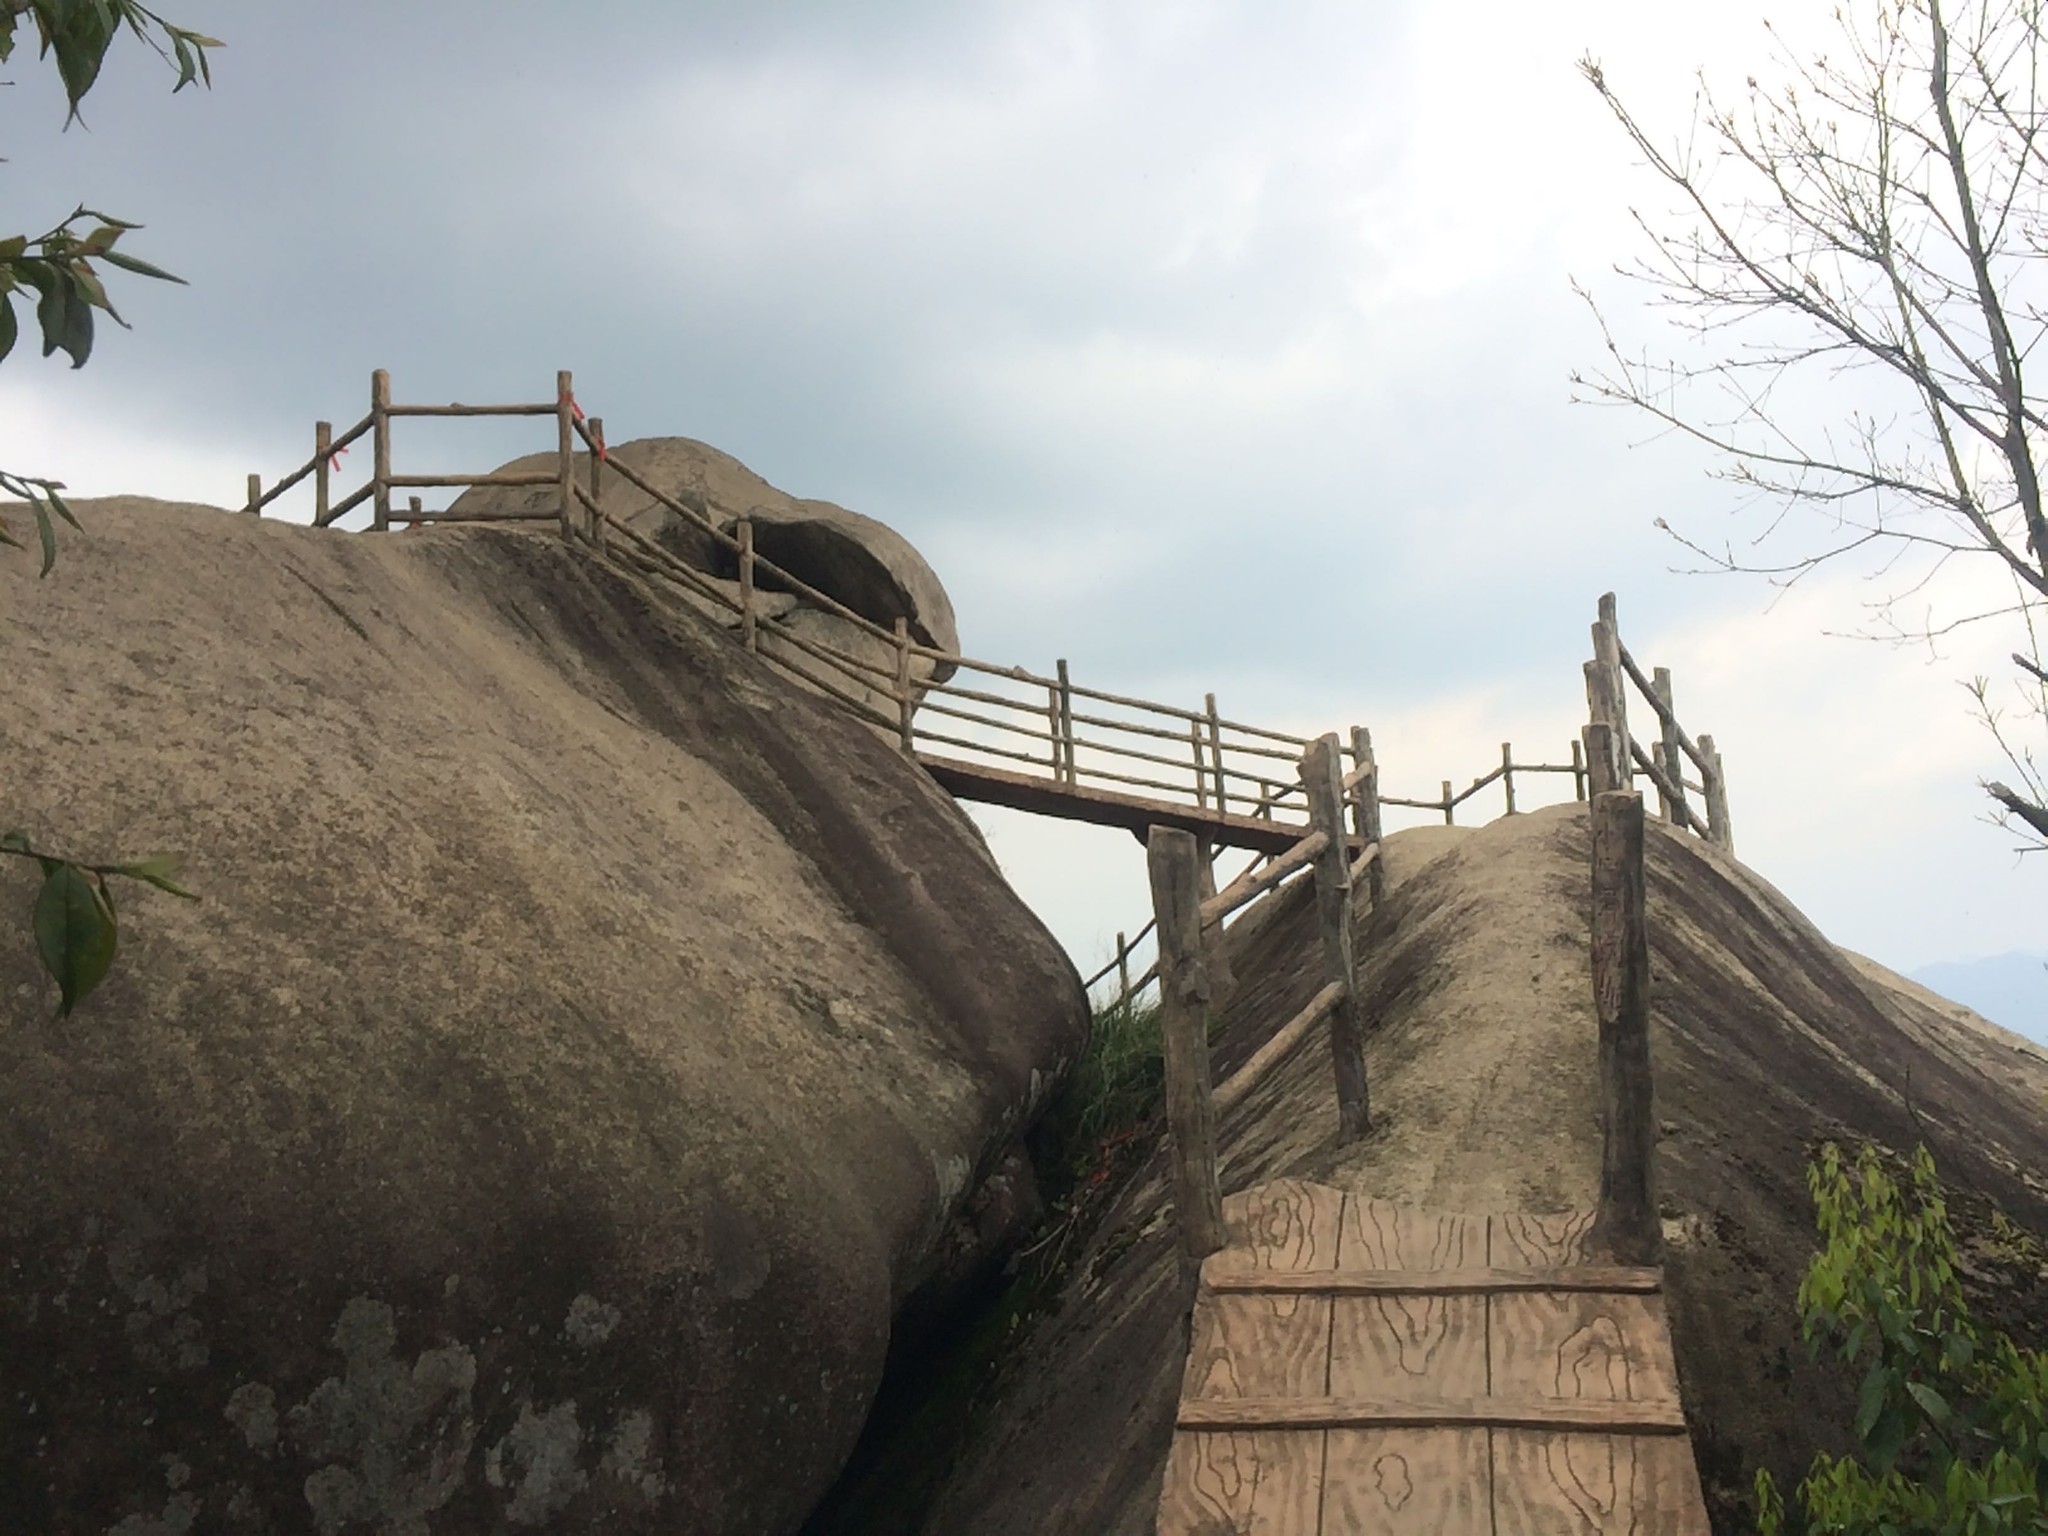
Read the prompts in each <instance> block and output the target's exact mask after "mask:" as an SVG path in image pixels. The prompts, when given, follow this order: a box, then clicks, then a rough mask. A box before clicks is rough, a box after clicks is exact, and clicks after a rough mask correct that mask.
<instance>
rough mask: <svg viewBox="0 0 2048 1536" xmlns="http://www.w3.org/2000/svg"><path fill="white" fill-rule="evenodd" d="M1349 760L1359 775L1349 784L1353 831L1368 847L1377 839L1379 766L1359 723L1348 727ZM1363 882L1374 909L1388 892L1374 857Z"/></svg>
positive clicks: (1379, 863)
mask: <svg viewBox="0 0 2048 1536" xmlns="http://www.w3.org/2000/svg"><path fill="white" fill-rule="evenodd" d="M1351 761H1352V764H1353V765H1354V767H1355V769H1356V771H1357V775H1358V778H1357V782H1356V783H1354V784H1353V785H1352V786H1351V821H1352V831H1353V832H1354V833H1356V834H1357V837H1358V840H1359V842H1361V843H1363V844H1364V845H1365V846H1366V847H1368V848H1370V847H1372V846H1373V845H1374V844H1375V843H1377V842H1378V841H1379V840H1380V768H1379V763H1378V761H1377V760H1376V759H1375V758H1374V757H1373V755H1372V732H1371V731H1369V730H1367V729H1366V728H1365V727H1364V726H1362V725H1354V726H1353V727H1351ZM1365 882H1366V886H1365V888H1366V893H1367V894H1368V895H1369V896H1371V897H1372V904H1373V907H1374V909H1375V910H1377V909H1378V907H1379V905H1380V903H1381V902H1382V901H1383V900H1384V899H1385V898H1386V894H1387V871H1386V866H1385V864H1384V863H1383V862H1382V861H1380V860H1378V859H1375V860H1374V861H1373V862H1372V863H1371V864H1370V865H1368V866H1367V867H1366V871H1365Z"/></svg>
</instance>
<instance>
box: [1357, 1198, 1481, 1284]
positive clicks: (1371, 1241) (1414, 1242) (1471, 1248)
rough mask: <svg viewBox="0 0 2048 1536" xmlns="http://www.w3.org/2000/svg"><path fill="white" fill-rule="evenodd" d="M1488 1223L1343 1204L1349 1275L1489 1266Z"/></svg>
mask: <svg viewBox="0 0 2048 1536" xmlns="http://www.w3.org/2000/svg"><path fill="white" fill-rule="evenodd" d="M1486 1247H1487V1218H1486V1217H1484V1216H1464V1215H1457V1214H1453V1213H1449V1212H1443V1213H1439V1212H1434V1211H1417V1210H1411V1209H1409V1208H1408V1207H1406V1206H1400V1205H1395V1204H1393V1203H1392V1202H1390V1201H1386V1200H1361V1199H1359V1198H1358V1197H1357V1196H1353V1197H1352V1198H1351V1199H1349V1200H1347V1201H1346V1202H1345V1203H1344V1222H1343V1231H1342V1234H1341V1236H1340V1238H1339V1241H1338V1245H1337V1263H1338V1265H1339V1267H1341V1268H1344V1269H1470V1268H1476V1267H1479V1266H1482V1265H1484V1264H1485V1263H1486Z"/></svg>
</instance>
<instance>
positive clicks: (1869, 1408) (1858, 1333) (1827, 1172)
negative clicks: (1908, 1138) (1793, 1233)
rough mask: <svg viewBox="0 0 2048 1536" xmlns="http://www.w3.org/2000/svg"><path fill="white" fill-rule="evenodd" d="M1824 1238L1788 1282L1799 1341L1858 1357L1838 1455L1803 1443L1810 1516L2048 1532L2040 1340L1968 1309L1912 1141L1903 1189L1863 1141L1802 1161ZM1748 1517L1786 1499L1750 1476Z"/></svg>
mask: <svg viewBox="0 0 2048 1536" xmlns="http://www.w3.org/2000/svg"><path fill="white" fill-rule="evenodd" d="M1807 1184H1808V1187H1809V1188H1810V1189H1811V1190H1812V1192H1813V1201H1814V1207H1815V1210H1816V1213H1817V1214H1816V1221H1817V1224H1818V1226H1819V1230H1820V1235H1821V1239H1822V1244H1823V1246H1822V1248H1821V1251H1820V1252H1819V1253H1817V1254H1816V1255H1815V1256H1814V1259H1813V1262H1812V1264H1811V1265H1810V1266H1809V1268H1808V1270H1807V1273H1806V1279H1805V1280H1804V1282H1803V1283H1802V1284H1801V1285H1800V1287H1799V1308H1800V1313H1801V1317H1802V1321H1803V1329H1804V1333H1805V1336H1806V1340H1807V1344H1808V1347H1809V1348H1811V1349H1812V1350H1813V1352H1814V1354H1815V1355H1816V1356H1818V1355H1820V1354H1821V1353H1822V1352H1823V1351H1832V1352H1833V1353H1834V1355H1835V1356H1836V1358H1838V1359H1840V1360H1841V1361H1842V1362H1843V1363H1844V1364H1846V1365H1848V1366H1851V1367H1855V1368H1860V1369H1861V1371H1862V1383H1861V1387H1860V1389H1859V1391H1858V1393H1857V1406H1856V1420H1855V1425H1854V1429H1855V1434H1856V1438H1857V1441H1858V1442H1859V1444H1860V1446H1861V1450H1860V1451H1859V1452H1858V1453H1857V1454H1855V1455H1851V1456H1844V1457H1839V1458H1837V1457H1831V1456H1828V1455H1826V1454H1825V1453H1823V1454H1821V1455H1819V1456H1816V1457H1815V1458H1814V1462H1813V1466H1812V1468H1811V1469H1810V1470H1809V1471H1808V1473H1807V1476H1806V1479H1805V1480H1804V1481H1803V1482H1802V1483H1801V1484H1800V1485H1799V1490H1798V1496H1799V1500H1800V1503H1801V1505H1802V1507H1803V1511H1804V1513H1805V1516H1806V1519H1807V1529H1809V1530H1811V1531H1814V1532H1831V1533H1839V1536H1909V1533H1910V1536H1923V1533H1924V1536H1934V1533H1940V1536H1990V1533H1992V1532H2001V1531H2020V1532H2031V1533H2036V1536H2040V1533H2048V1354H2043V1353H2040V1352H2036V1351H2029V1350H2022V1349H2021V1348H2019V1347H2018V1346H2017V1345H2016V1344H2014V1343H2013V1341H2012V1340H2011V1339H2010V1338H2008V1337H2007V1336H2006V1335H2005V1334H2003V1333H1998V1332H1994V1331H1988V1330H1986V1329H1984V1328H1982V1327H1980V1326H1979V1325H1978V1323H1977V1322H1976V1320H1975V1319H1974V1318H1973V1317H1972V1316H1971V1314H1970V1309H1969V1306H1968V1304H1967V1303H1966V1302H1965V1300H1964V1297H1963V1291H1962V1285H1961V1283H1960V1281H1959V1280H1958V1278H1957V1273H1956V1244H1955V1235H1954V1233H1953V1231H1952V1230H1951V1229H1950V1226H1949V1220H1948V1208H1947V1204H1946V1202H1945V1200H1944V1199H1943V1196H1942V1190H1941V1184H1940V1181H1939V1180H1938V1179H1937V1178H1936V1176H1935V1171H1934V1160H1933V1158H1932V1157H1931V1156H1930V1155H1929V1153H1928V1151H1927V1149H1926V1148H1925V1147H1921V1148H1919V1149H1918V1150H1917V1151H1916V1152H1915V1154H1914V1158H1913V1163H1912V1170H1911V1195H1910V1198H1909V1197H1908V1195H1907V1194H1906V1192H1905V1191H1902V1190H1901V1188H1900V1187H1899V1183H1898V1181H1897V1180H1895V1179H1894V1178H1893V1177H1892V1176H1891V1174H1890V1173H1889V1172H1887V1170H1886V1168H1885V1166H1884V1163H1883V1161H1882V1159H1881V1158H1880V1157H1879V1155H1878V1153H1877V1152H1876V1150H1875V1149H1874V1148H1870V1147H1865V1148H1863V1149H1862V1151H1861V1152H1860V1153H1859V1154H1858V1155H1857V1157H1856V1159H1855V1161H1854V1162H1853V1163H1850V1162H1846V1161H1845V1160H1844V1158H1843V1156H1842V1153H1841V1151H1840V1149H1839V1148H1838V1147H1836V1146H1835V1145H1834V1144H1833V1143H1829V1144H1828V1145H1827V1146H1825V1147H1823V1148H1822V1149H1821V1153H1820V1155H1819V1157H1817V1158H1816V1159H1815V1160H1814V1162H1813V1163H1812V1165H1811V1166H1810V1167H1809V1168H1808V1170H1807ZM1756 1489H1757V1504H1758V1529H1759V1531H1760V1532H1762V1533H1763V1536H1777V1533H1778V1532H1780V1531H1782V1530H1783V1529H1784V1521H1785V1504H1784V1499H1783V1497H1782V1496H1781V1495H1780V1493H1779V1491H1778V1488H1777V1485H1776V1483H1775V1482H1774V1481H1773V1479H1772V1477H1771V1475H1770V1473H1769V1472H1766V1471H1759V1472H1758V1473H1757V1478H1756Z"/></svg>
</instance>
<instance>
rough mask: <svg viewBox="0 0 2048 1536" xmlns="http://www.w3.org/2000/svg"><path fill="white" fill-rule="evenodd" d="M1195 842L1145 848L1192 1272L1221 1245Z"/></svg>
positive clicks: (1167, 832)
mask: <svg viewBox="0 0 2048 1536" xmlns="http://www.w3.org/2000/svg"><path fill="white" fill-rule="evenodd" d="M1200 862H1201V856H1200V854H1199V852H1198V851H1197V848H1196V843H1195V840H1194V838H1192V837H1191V836H1189V835H1188V834H1187V833H1185V832H1182V831H1179V830H1177V829H1175V828H1172V827H1154V828H1153V829H1152V831H1151V834H1150V836H1149V837H1148V838H1147V840H1146V844H1145V864H1146V869H1147V872H1148V873H1149V875H1150V876H1151V881H1152V910H1153V911H1154V912H1156V913H1157V914H1158V917H1159V1033H1160V1039H1161V1043H1162V1046H1163V1050H1164V1054H1165V1057H1166V1125H1167V1134H1168V1136H1169V1137H1170V1138H1171V1148H1172V1153H1173V1203H1174V1215H1175V1217H1176V1218H1177V1220H1178V1221H1179V1223H1180V1241H1181V1256H1182V1258H1183V1259H1184V1261H1185V1262H1186V1264H1187V1267H1188V1268H1189V1270H1190V1271H1192V1270H1193V1269H1194V1268H1195V1267H1196V1266H1198V1265H1200V1264H1201V1262H1202V1261H1203V1260H1204V1259H1206V1258H1207V1257H1208V1256H1209V1255H1210V1254H1212V1253H1214V1252H1215V1251H1216V1250H1217V1249H1219V1248H1221V1247H1222V1246H1223V1211H1222V1198H1223V1197H1222V1193H1221V1191H1220V1189H1219V1188H1218V1186H1217V1182H1216V1108H1215V1104H1214V1102H1213V1100H1212V1099H1211V1096H1210V1091H1209V975H1208V967H1207V965H1206V964H1205V963H1204V959H1203V954H1202V912H1201V905H1202V904H1201V895H1200V886H1199V877H1198V875H1197V873H1196V868H1197V865H1198V864H1199V863H1200Z"/></svg>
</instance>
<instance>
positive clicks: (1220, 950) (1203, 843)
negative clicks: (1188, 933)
mask: <svg viewBox="0 0 2048 1536" xmlns="http://www.w3.org/2000/svg"><path fill="white" fill-rule="evenodd" d="M1195 853H1196V855H1197V857H1198V859H1199V862H1200V866H1201V867H1200V868H1199V869H1198V870H1197V871H1196V874H1197V880H1196V884H1195V892H1196V894H1197V895H1198V896H1199V897H1200V898H1201V899H1202V900H1203V901H1208V900H1209V899H1210V898H1211V897H1213V896H1214V895H1215V894H1216V845H1215V844H1214V843H1212V842H1210V841H1209V839H1208V838H1206V837H1202V836H1199V835H1198V836H1197V837H1196V838H1195ZM1202 963H1203V964H1204V965H1205V966H1207V967H1208V968H1209V1001H1210V1002H1211V1003H1212V1004H1213V1005H1214V1006H1216V1007H1218V1008H1221V1007H1222V1006H1223V1000H1224V999H1225V998H1227V997H1229V996H1230V989H1231V988H1232V987H1234V986H1236V985H1237V978H1236V977H1235V976H1234V975H1232V974H1231V971H1230V951H1229V949H1228V948H1226V947H1225V945H1224V942H1223V919H1222V918H1220V917H1219V918H1217V919H1216V921H1215V922H1213V923H1210V924H1209V925H1207V926H1206V927H1205V928H1203V929H1202Z"/></svg>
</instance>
